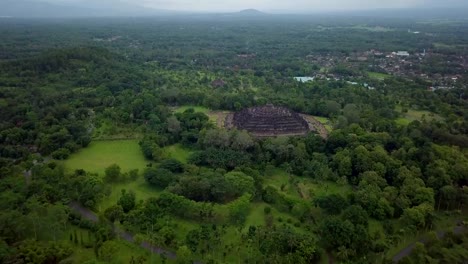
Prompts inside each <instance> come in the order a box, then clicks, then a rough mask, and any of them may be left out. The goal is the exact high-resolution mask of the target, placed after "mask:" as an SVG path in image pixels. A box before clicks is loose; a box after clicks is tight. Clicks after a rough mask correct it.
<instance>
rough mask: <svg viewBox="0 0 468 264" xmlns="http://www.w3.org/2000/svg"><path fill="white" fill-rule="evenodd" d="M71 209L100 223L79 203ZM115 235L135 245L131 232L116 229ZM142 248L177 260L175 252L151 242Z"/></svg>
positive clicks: (72, 204) (142, 245) (144, 244)
mask: <svg viewBox="0 0 468 264" xmlns="http://www.w3.org/2000/svg"><path fill="white" fill-rule="evenodd" d="M70 208H71V209H72V210H73V211H75V212H77V213H79V214H80V215H81V217H83V218H85V219H88V220H90V221H92V222H98V221H99V218H98V216H97V215H96V214H95V213H94V212H92V211H91V210H89V209H87V208H85V207H83V206H82V205H80V204H79V203H77V202H72V203H71V204H70ZM114 230H115V233H116V235H118V236H119V237H120V238H122V239H124V240H126V241H128V242H131V243H134V242H135V240H134V239H133V235H132V234H131V233H129V232H126V231H124V230H122V229H120V228H118V227H115V229H114ZM140 247H142V248H144V249H147V250H149V251H151V252H152V253H156V254H159V255H165V256H166V257H168V258H170V259H175V257H176V255H175V254H174V253H173V252H170V251H167V250H165V249H162V248H159V247H156V246H153V245H151V244H150V243H149V242H146V241H144V242H142V243H141V244H140Z"/></svg>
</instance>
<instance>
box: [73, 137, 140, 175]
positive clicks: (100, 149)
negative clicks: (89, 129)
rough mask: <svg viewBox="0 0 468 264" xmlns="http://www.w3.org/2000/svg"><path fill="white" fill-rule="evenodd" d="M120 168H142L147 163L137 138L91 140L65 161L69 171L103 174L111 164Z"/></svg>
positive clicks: (127, 169)
mask: <svg viewBox="0 0 468 264" xmlns="http://www.w3.org/2000/svg"><path fill="white" fill-rule="evenodd" d="M114 163H115V164H117V165H119V166H120V168H122V172H126V171H129V170H132V169H139V170H140V171H141V170H143V169H144V168H145V166H146V164H147V163H148V162H147V161H146V160H145V157H144V156H143V153H142V152H141V150H140V146H139V145H138V140H112V141H110V140H109V141H93V142H91V144H89V146H88V147H86V148H84V149H82V150H80V151H78V152H77V153H74V154H72V155H71V156H70V158H69V159H67V160H66V161H65V168H66V169H67V170H70V171H74V170H77V169H84V170H86V171H89V172H95V173H99V174H101V175H102V174H104V170H105V169H106V168H107V167H109V166H110V165H112V164H114Z"/></svg>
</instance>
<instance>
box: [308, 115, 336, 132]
mask: <svg viewBox="0 0 468 264" xmlns="http://www.w3.org/2000/svg"><path fill="white" fill-rule="evenodd" d="M313 117H314V118H315V119H317V121H319V122H320V123H322V124H323V126H324V127H325V129H326V130H327V131H328V132H332V131H333V126H332V123H331V121H330V118H328V117H323V116H313Z"/></svg>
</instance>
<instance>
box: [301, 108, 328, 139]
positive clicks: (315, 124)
mask: <svg viewBox="0 0 468 264" xmlns="http://www.w3.org/2000/svg"><path fill="white" fill-rule="evenodd" d="M300 115H301V116H302V117H303V118H304V119H305V120H306V121H307V124H309V128H310V129H312V130H315V131H317V133H319V135H320V136H321V137H322V138H324V139H327V138H328V134H329V133H328V130H327V129H326V128H325V126H324V125H323V124H322V123H320V121H318V120H317V119H316V118H315V117H313V116H311V115H306V114H300Z"/></svg>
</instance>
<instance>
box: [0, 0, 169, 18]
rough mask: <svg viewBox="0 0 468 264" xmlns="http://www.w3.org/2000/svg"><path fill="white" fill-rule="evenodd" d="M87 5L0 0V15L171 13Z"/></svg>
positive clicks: (113, 4) (112, 4)
mask: <svg viewBox="0 0 468 264" xmlns="http://www.w3.org/2000/svg"><path fill="white" fill-rule="evenodd" d="M97 3H99V4H93V5H89V4H87V3H86V1H83V2H82V3H79V2H74V3H73V4H72V3H70V4H52V3H47V2H41V1H37V0H36V1H33V0H0V17H2V16H5V17H33V18H34V17H36V18H37V17H46V18H58V17H110V16H151V15H161V14H171V13H176V12H171V11H167V10H157V9H151V8H144V7H141V6H137V5H132V4H126V3H120V2H119V3H116V2H111V1H99V2H97Z"/></svg>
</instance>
